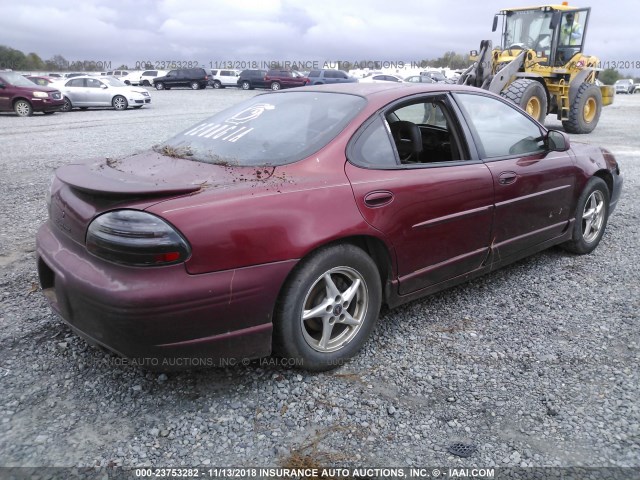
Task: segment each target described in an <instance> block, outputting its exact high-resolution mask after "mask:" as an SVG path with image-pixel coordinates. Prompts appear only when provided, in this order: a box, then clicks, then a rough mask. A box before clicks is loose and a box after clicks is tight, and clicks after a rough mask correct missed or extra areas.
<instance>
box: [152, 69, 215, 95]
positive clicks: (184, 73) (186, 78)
mask: <svg viewBox="0 0 640 480" xmlns="http://www.w3.org/2000/svg"><path fill="white" fill-rule="evenodd" d="M208 84H209V75H208V74H207V72H206V70H205V69H204V68H180V69H177V70H170V71H169V72H168V73H167V74H166V75H164V76H159V77H156V78H154V79H153V86H154V87H155V88H156V90H170V89H172V88H174V87H189V88H191V89H192V90H198V89H201V88H207V85H208Z"/></svg>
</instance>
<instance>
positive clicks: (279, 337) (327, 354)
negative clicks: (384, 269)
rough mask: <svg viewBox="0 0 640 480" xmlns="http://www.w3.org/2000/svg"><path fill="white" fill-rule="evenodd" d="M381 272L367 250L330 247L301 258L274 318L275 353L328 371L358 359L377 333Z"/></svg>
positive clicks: (298, 363) (301, 365)
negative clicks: (360, 352)
mask: <svg viewBox="0 0 640 480" xmlns="http://www.w3.org/2000/svg"><path fill="white" fill-rule="evenodd" d="M381 298H382V286H381V280H380V274H379V272H378V269H377V267H376V264H375V262H374V261H373V260H372V259H371V257H370V256H369V255H367V254H366V253H365V252H364V251H363V250H362V249H360V248H358V247H356V246H353V245H349V244H344V245H335V246H331V247H326V248H323V249H321V250H318V251H317V252H315V253H313V254H312V255H311V256H309V257H308V258H306V259H304V260H302V261H301V262H300V264H299V265H298V266H297V267H296V269H295V270H294V272H293V273H292V275H291V277H290V278H289V280H287V283H286V284H285V286H284V288H283V290H282V292H281V295H280V299H279V301H278V305H277V307H276V312H275V317H274V332H273V343H274V345H273V347H274V352H275V353H276V354H278V355H280V356H282V357H285V358H288V359H295V360H296V363H295V364H296V366H299V367H301V368H304V369H306V370H312V371H324V370H330V369H333V368H337V367H339V366H341V365H342V364H343V363H344V362H345V361H346V360H347V359H349V358H351V357H352V356H353V355H355V354H356V353H357V352H358V351H359V350H360V348H361V347H362V345H363V344H364V343H365V341H366V340H367V338H368V337H369V334H370V333H371V331H372V330H373V327H374V325H375V322H376V320H377V319H378V314H379V312H380V303H381Z"/></svg>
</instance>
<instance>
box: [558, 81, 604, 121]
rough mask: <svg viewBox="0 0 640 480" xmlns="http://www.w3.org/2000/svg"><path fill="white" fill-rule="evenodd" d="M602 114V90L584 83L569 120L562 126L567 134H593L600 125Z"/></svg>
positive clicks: (572, 105) (591, 84)
mask: <svg viewBox="0 0 640 480" xmlns="http://www.w3.org/2000/svg"><path fill="white" fill-rule="evenodd" d="M601 112H602V93H601V92H600V89H599V88H598V86H597V85H595V84H593V83H583V84H582V85H580V87H579V88H578V93H577V94H576V98H575V100H574V101H573V103H572V104H571V107H570V108H569V120H564V121H563V122H562V126H563V127H564V130H565V132H567V133H591V132H592V131H593V129H594V128H596V125H598V120H600V113H601Z"/></svg>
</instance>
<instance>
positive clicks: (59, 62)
mask: <svg viewBox="0 0 640 480" xmlns="http://www.w3.org/2000/svg"><path fill="white" fill-rule="evenodd" d="M44 65H45V67H46V70H58V71H61V72H63V71H66V70H68V69H69V62H68V61H67V59H66V58H64V57H63V56H62V55H60V54H57V55H54V56H53V57H52V58H50V59H49V60H47V61H46V62H44Z"/></svg>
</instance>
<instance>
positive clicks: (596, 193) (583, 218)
mask: <svg viewBox="0 0 640 480" xmlns="http://www.w3.org/2000/svg"><path fill="white" fill-rule="evenodd" d="M609 199H610V194H609V188H608V187H607V184H606V183H605V182H604V180H602V179H601V178H599V177H592V178H591V179H590V180H589V181H588V182H587V186H586V187H585V188H584V190H583V192H582V194H581V195H580V198H579V199H578V206H577V207H576V221H575V224H574V225H573V238H572V239H571V240H570V241H568V242H566V243H564V244H563V245H562V246H563V247H564V248H565V249H566V250H569V251H570V252H573V253H577V254H579V255H584V254H586V253H591V252H592V251H594V250H595V248H596V247H597V246H598V244H599V243H600V240H601V239H602V236H603V235H604V231H605V228H606V227H607V220H608V219H609Z"/></svg>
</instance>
